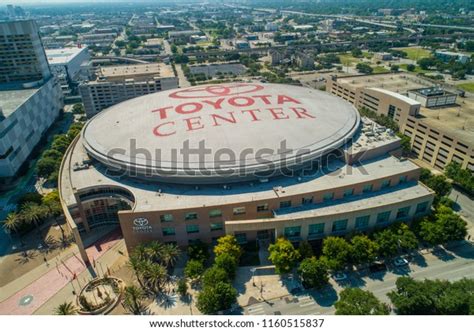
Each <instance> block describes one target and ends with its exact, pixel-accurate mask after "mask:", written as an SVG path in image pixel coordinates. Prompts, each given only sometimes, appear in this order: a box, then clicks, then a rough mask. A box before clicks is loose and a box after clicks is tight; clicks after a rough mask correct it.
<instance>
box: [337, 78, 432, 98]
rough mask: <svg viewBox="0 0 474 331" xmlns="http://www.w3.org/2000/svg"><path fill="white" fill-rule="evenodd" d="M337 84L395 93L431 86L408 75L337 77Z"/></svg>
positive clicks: (420, 79)
mask: <svg viewBox="0 0 474 331" xmlns="http://www.w3.org/2000/svg"><path fill="white" fill-rule="evenodd" d="M337 82H338V84H348V85H350V86H352V87H354V88H382V89H384V90H387V91H392V92H395V93H406V92H407V91H408V90H414V89H419V88H425V87H430V86H432V85H433V84H432V83H430V82H429V81H427V80H424V79H422V78H419V77H416V76H413V75H410V74H405V73H403V74H401V73H400V74H392V73H388V74H381V75H361V76H348V77H338V78H337Z"/></svg>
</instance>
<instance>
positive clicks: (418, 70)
mask: <svg viewBox="0 0 474 331" xmlns="http://www.w3.org/2000/svg"><path fill="white" fill-rule="evenodd" d="M407 66H408V65H407V64H400V69H403V70H406V71H408V70H407ZM412 72H414V73H416V74H427V73H430V72H433V70H424V69H421V68H420V67H419V66H416V67H415V71H412Z"/></svg>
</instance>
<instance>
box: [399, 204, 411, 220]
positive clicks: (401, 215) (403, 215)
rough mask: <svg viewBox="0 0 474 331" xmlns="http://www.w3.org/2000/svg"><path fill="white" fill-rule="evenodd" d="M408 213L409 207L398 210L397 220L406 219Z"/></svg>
mask: <svg viewBox="0 0 474 331" xmlns="http://www.w3.org/2000/svg"><path fill="white" fill-rule="evenodd" d="M409 213H410V206H408V207H403V208H400V209H398V211H397V220H400V219H403V218H407V217H408V214H409Z"/></svg>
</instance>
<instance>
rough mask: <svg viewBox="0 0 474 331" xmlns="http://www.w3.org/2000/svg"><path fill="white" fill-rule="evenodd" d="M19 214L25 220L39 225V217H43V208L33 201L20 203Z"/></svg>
mask: <svg viewBox="0 0 474 331" xmlns="http://www.w3.org/2000/svg"><path fill="white" fill-rule="evenodd" d="M20 213H21V215H22V216H23V218H24V219H25V221H26V222H28V223H30V224H33V225H34V226H36V227H39V225H40V223H41V219H42V218H43V217H44V208H43V207H41V206H40V205H38V204H37V203H34V202H27V203H24V204H23V205H21V211H20Z"/></svg>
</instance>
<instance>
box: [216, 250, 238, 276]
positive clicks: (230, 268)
mask: <svg viewBox="0 0 474 331" xmlns="http://www.w3.org/2000/svg"><path fill="white" fill-rule="evenodd" d="M214 265H215V266H216V267H219V268H222V269H223V270H225V272H226V273H227V276H228V277H229V279H234V278H235V272H236V270H237V260H236V259H235V257H233V256H232V255H230V254H229V253H222V254H220V255H219V256H216V258H215V260H214Z"/></svg>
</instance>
